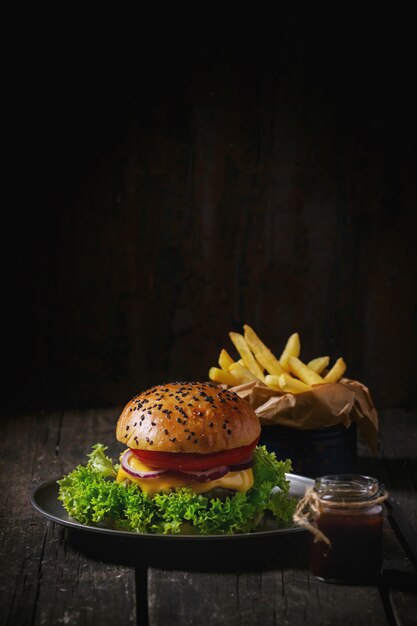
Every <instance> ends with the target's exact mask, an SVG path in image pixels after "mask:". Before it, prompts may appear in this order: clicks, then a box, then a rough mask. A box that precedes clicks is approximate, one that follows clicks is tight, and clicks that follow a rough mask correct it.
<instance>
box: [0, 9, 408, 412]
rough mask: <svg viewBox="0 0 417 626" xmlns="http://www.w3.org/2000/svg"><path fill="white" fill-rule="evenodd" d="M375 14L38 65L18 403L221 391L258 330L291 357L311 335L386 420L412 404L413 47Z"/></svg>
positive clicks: (82, 402) (23, 207) (18, 324)
mask: <svg viewBox="0 0 417 626" xmlns="http://www.w3.org/2000/svg"><path fill="white" fill-rule="evenodd" d="M374 17H375V16H372V20H371V21H370V22H369V23H368V22H367V21H366V19H365V18H364V19H363V21H362V20H361V23H360V24H357V23H355V24H354V25H351V26H352V27H353V30H352V28H351V27H348V26H347V23H346V24H345V30H344V29H342V25H341V24H340V20H336V21H337V23H338V29H337V30H336V31H335V30H334V28H331V29H325V28H324V26H323V24H322V23H321V21H320V20H318V19H317V23H316V21H315V20H314V18H313V16H309V17H307V16H306V15H304V14H303V15H302V16H298V17H297V18H296V19H295V18H294V17H292V18H290V17H289V16H285V17H283V18H282V20H278V21H275V20H274V32H273V36H263V37H261V41H257V42H255V41H254V40H252V39H251V38H250V40H249V41H248V40H247V39H246V37H244V35H243V32H242V35H241V37H239V36H237V39H236V41H235V40H234V37H232V35H231V33H228V34H227V37H224V38H223V37H221V36H220V35H219V36H218V37H217V38H213V39H212V38H207V37H204V36H203V35H202V34H201V37H200V36H199V37H193V38H192V43H191V44H189V45H188V44H187V43H186V41H185V40H184V41H178V40H176V41H175V43H174V42H172V41H170V40H166V41H165V44H164V43H162V42H161V41H159V42H158V45H157V46H156V49H155V44H154V42H152V43H151V45H150V48H149V49H150V50H152V54H150V53H149V49H148V48H147V46H146V45H145V42H144V41H141V43H137V42H136V38H135V42H136V43H135V46H132V49H131V50H129V54H126V55H125V56H123V57H122V58H121V59H118V58H117V57H115V58H111V57H110V58H107V57H104V58H103V62H102V64H100V63H97V62H96V60H95V59H91V58H90V57H88V55H87V56H83V57H82V61H79V62H78V63H77V60H75V59H69V58H67V57H66V56H65V55H63V56H64V57H65V58H64V59H63V62H62V63H61V72H60V74H59V75H57V74H56V72H55V69H54V67H52V65H49V64H48V62H45V60H44V59H42V61H43V62H42V63H39V64H38V65H36V87H37V88H36V92H37V94H38V101H37V103H34V104H33V107H34V110H33V111H31V115H32V117H31V118H30V119H31V120H32V119H33V118H34V120H33V127H34V128H33V133H34V134H35V139H36V141H35V140H34V141H33V142H32V143H31V144H30V146H29V147H28V158H29V159H30V162H31V165H32V167H33V168H34V172H33V178H34V179H35V180H34V186H30V185H27V186H22V185H20V188H22V190H24V189H26V188H27V189H28V196H29V197H28V198H27V201H26V202H25V201H24V198H23V197H22V198H21V200H20V207H19V211H17V212H16V214H15V216H11V218H12V219H15V220H16V225H15V226H16V237H17V241H18V248H17V249H18V250H19V254H18V255H17V257H18V258H17V259H16V261H14V260H15V257H16V255H15V253H14V250H15V249H16V246H15V247H14V248H13V249H12V250H11V251H10V255H9V257H8V263H7V264H6V266H7V267H8V268H9V274H10V282H11V287H10V298H9V300H10V301H11V302H13V307H12V308H11V311H10V321H9V327H10V329H11V331H12V332H10V333H8V334H7V337H6V338H5V344H6V345H5V347H4V349H5V350H6V349H7V355H8V359H7V360H8V369H9V373H10V384H9V386H8V387H9V391H10V398H9V404H10V405H12V404H13V402H14V396H15V394H16V393H17V391H18V388H17V384H16V380H19V381H20V384H21V385H23V387H24V388H25V389H26V390H27V393H25V394H24V396H23V398H22V399H21V402H22V404H23V408H31V407H38V408H43V407H65V408H68V407H71V406H76V407H81V406H84V407H91V406H100V405H102V406H104V405H106V406H111V405H113V404H114V403H120V404H122V403H124V402H126V401H127V400H128V399H129V398H130V397H132V396H133V395H134V394H135V393H137V392H138V391H140V390H143V389H144V388H147V387H149V386H151V385H153V384H156V383H163V382H167V381H170V380H196V379H197V380H204V379H206V377H207V372H208V368H209V366H210V365H212V364H214V363H215V361H216V358H217V355H218V352H219V350H220V348H221V347H223V346H225V345H229V344H228V337H227V333H228V331H229V330H232V329H233V330H239V329H240V328H241V326H242V324H243V323H244V322H246V323H249V324H252V325H254V327H255V328H256V329H257V331H258V332H259V334H260V335H261V336H262V337H263V338H264V339H265V341H266V342H267V344H268V345H270V346H271V348H272V349H273V350H275V351H277V352H278V353H279V352H280V351H281V349H282V346H283V344H284V342H285V340H286V338H287V337H288V335H289V334H290V333H292V332H293V331H295V330H298V331H299V332H300V333H301V337H302V341H303V352H302V355H303V357H305V358H306V359H307V360H309V359H310V358H312V357H313V356H317V355H319V354H329V355H330V356H331V357H332V359H335V358H337V357H339V356H340V355H343V356H344V357H345V358H346V361H347V363H348V366H349V369H348V374H349V375H350V376H351V377H353V378H358V379H360V380H362V381H363V382H365V383H367V384H368V385H369V386H370V388H371V391H372V392H373V394H374V396H375V400H376V402H377V405H378V406H380V407H381V408H384V407H397V406H403V407H409V408H413V407H414V405H415V403H416V399H417V398H416V393H417V392H416V387H415V385H414V384H413V375H414V367H413V360H412V359H413V354H414V352H415V346H416V339H417V337H416V332H417V331H416V327H415V319H416V313H417V300H416V297H417V296H416V290H415V280H416V276H417V258H416V257H417V255H416V247H415V236H416V233H417V223H416V220H417V211H416V207H417V190H416V176H415V172H416V168H417V164H416V152H415V143H416V138H417V133H416V121H415V106H414V104H415V96H414V95H413V93H414V92H412V89H411V85H412V83H411V81H410V80H409V76H410V75H412V71H410V70H411V67H410V64H411V59H412V58H413V55H412V54H410V53H409V51H408V50H407V42H408V39H407V37H405V36H403V35H401V37H399V41H398V44H397V45H396V46H394V45H392V46H391V47H387V46H386V39H382V38H381V39H380V38H379V33H383V32H384V33H385V32H386V31H385V30H384V29H381V30H378V29H377V28H375V23H374ZM312 18H313V19H312ZM404 22H406V20H405V19H404ZM313 24H315V27H313V26H312V25H313ZM366 24H368V27H367V26H366ZM405 26H406V24H405V23H404V24H403V25H402V28H404V27H405ZM387 28H388V30H389V32H392V29H393V22H392V19H391V16H390V20H389V24H388V25H387ZM261 32H263V31H262V30H261V31H260V32H259V34H260V33H261ZM320 32H322V35H323V36H322V37H320V36H319V33H320ZM352 33H356V35H355V36H354V37H353V36H352ZM234 34H236V33H234ZM271 35H272V33H271ZM353 41H354V42H355V43H354V45H353V44H352V42H353ZM390 41H392V40H391V39H390ZM410 41H413V37H411V38H410ZM54 49H55V47H54ZM388 50H389V52H388ZM113 52H114V51H113ZM32 53H33V51H32ZM59 53H60V50H59V48H58V50H56V58H59ZM104 59H106V60H104ZM74 65H75V67H74ZM39 68H41V69H39ZM32 80H34V79H33V77H32ZM50 101H52V102H53V103H54V106H53V107H51V106H50ZM35 122H36V123H35ZM28 143H29V142H28ZM34 146H42V148H43V150H42V151H40V150H35V149H34ZM11 259H13V263H12V262H11ZM413 346H414V347H413ZM22 354H24V355H25V358H24V359H22V358H21V357H22ZM392 355H395V356H396V358H395V364H394V363H392V361H391V360H390V359H391V358H392Z"/></svg>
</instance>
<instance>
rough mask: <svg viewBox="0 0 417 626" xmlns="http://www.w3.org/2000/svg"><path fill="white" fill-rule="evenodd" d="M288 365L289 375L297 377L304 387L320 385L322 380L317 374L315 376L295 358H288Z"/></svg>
mask: <svg viewBox="0 0 417 626" xmlns="http://www.w3.org/2000/svg"><path fill="white" fill-rule="evenodd" d="M288 365H289V368H290V372H291V374H294V375H295V376H298V378H299V379H300V380H301V381H302V382H303V383H306V385H321V384H322V382H323V379H322V377H321V376H319V374H316V372H314V371H313V370H311V369H310V368H309V367H308V366H307V365H305V364H304V363H303V362H302V361H300V359H297V357H296V356H290V357H289V359H288Z"/></svg>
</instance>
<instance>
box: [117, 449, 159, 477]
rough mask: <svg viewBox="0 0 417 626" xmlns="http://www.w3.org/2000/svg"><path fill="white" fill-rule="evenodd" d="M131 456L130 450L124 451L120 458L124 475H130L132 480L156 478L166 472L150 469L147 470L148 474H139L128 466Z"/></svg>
mask: <svg viewBox="0 0 417 626" xmlns="http://www.w3.org/2000/svg"><path fill="white" fill-rule="evenodd" d="M131 456H133V453H132V452H131V451H130V450H126V452H125V453H124V455H123V456H122V467H123V469H124V471H125V472H126V474H130V476H133V477H134V478H157V477H158V476H161V474H165V473H166V472H167V471H168V470H166V469H160V470H158V469H152V470H149V472H139V471H137V470H133V469H132V468H131V467H130V464H129V459H130V457H131Z"/></svg>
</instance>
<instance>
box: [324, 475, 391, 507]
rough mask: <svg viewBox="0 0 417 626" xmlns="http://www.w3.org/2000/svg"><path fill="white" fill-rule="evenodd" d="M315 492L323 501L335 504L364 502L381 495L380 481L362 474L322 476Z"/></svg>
mask: <svg viewBox="0 0 417 626" xmlns="http://www.w3.org/2000/svg"><path fill="white" fill-rule="evenodd" d="M314 491H315V492H316V493H317V495H318V496H319V498H320V499H321V500H324V501H326V500H327V501H333V502H364V501H367V500H373V499H374V498H377V497H378V496H380V495H381V492H380V487H379V483H378V480H377V479H376V478H372V477H371V476H361V475H360V474H335V475H331V476H320V477H319V478H316V480H315V483H314Z"/></svg>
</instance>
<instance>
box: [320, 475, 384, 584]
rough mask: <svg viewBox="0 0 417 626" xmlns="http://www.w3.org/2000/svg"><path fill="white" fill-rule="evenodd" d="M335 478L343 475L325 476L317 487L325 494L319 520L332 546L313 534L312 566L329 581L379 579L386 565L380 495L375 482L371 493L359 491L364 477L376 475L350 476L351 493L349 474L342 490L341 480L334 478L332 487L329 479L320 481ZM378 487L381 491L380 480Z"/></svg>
mask: <svg viewBox="0 0 417 626" xmlns="http://www.w3.org/2000/svg"><path fill="white" fill-rule="evenodd" d="M335 478H336V479H337V480H339V481H340V479H341V478H343V477H323V478H322V479H317V481H316V487H315V490H316V491H318V492H319V494H320V498H321V513H320V516H319V517H318V518H317V520H316V524H317V527H318V529H319V530H320V531H321V532H322V533H323V534H324V535H325V536H326V537H327V538H328V539H329V540H330V542H331V546H329V545H328V544H327V543H325V542H324V541H317V540H315V538H314V537H313V536H311V541H310V569H311V571H312V573H313V574H314V575H315V576H317V577H318V578H320V579H322V580H326V581H329V582H344V583H368V582H369V583H371V582H375V581H376V580H377V579H378V577H379V576H380V573H381V568H382V523H383V511H382V506H381V504H380V503H374V502H373V501H372V500H375V497H376V496H375V483H374V482H373V483H372V489H371V490H370V493H362V492H361V493H358V491H357V483H358V481H359V482H360V484H361V485H362V484H363V483H362V479H364V480H365V481H369V480H371V481H375V479H369V478H368V477H362V476H360V477H359V476H358V477H353V476H350V477H349V479H354V480H353V486H352V489H351V492H349V493H348V488H350V485H349V482H352V481H351V480H347V479H346V478H344V480H343V489H342V492H341V491H340V489H339V486H338V484H337V480H336V482H334V481H333V483H332V485H331V490H330V491H329V489H328V486H329V485H328V483H327V484H326V485H325V486H324V488H323V485H320V482H318V481H323V480H324V479H326V480H327V481H328V479H335ZM359 479H360V480H359ZM376 487H377V491H378V489H379V486H378V483H377V482H376ZM326 499H327V502H326ZM358 502H359V503H360V504H359V506H358ZM330 505H331V506H330Z"/></svg>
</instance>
